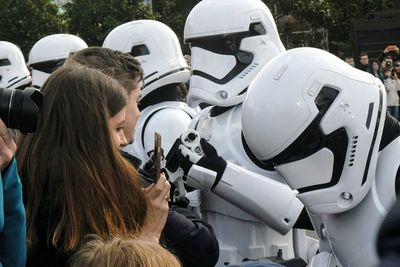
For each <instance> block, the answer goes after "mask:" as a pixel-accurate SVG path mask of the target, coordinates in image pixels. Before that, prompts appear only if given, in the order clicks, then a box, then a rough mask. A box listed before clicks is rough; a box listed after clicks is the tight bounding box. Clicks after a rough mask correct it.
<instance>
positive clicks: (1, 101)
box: [0, 87, 43, 133]
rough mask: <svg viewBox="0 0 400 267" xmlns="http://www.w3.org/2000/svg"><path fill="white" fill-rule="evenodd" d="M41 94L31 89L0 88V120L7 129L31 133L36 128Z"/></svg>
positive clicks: (41, 100) (41, 99)
mask: <svg viewBox="0 0 400 267" xmlns="http://www.w3.org/2000/svg"><path fill="white" fill-rule="evenodd" d="M42 103H43V94H42V93H41V92H40V91H39V90H37V89H35V88H33V87H27V88H25V89H24V90H21V89H5V88H0V118H1V120H2V121H3V122H4V124H5V125H6V126H7V127H8V128H12V129H17V130H19V131H20V132H22V133H33V132H35V130H36V127H37V121H38V116H39V111H40V109H41V107H42Z"/></svg>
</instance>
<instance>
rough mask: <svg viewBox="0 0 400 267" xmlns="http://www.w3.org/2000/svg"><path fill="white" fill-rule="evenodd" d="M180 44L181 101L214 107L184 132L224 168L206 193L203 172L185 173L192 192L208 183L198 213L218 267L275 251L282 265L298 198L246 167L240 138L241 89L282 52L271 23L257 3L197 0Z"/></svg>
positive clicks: (273, 176) (270, 175) (277, 180)
mask: <svg viewBox="0 0 400 267" xmlns="http://www.w3.org/2000/svg"><path fill="white" fill-rule="evenodd" d="M221 14H224V15H221ZM184 38H185V42H187V43H189V44H190V47H191V52H192V54H191V60H192V61H191V62H192V76H191V78H190V89H189V94H188V101H187V102H188V104H189V105H190V106H192V107H196V106H197V105H199V104H201V103H206V104H209V105H214V107H209V108H206V109H204V110H202V111H201V112H200V113H199V114H198V115H197V116H196V118H195V119H194V120H193V121H192V123H191V125H190V126H189V128H191V129H195V130H196V131H197V132H199V134H200V136H201V137H202V138H205V139H206V140H207V141H208V142H209V143H210V144H212V145H213V146H214V147H215V148H216V150H217V151H218V154H219V155H220V156H221V157H222V158H224V159H225V160H227V161H228V162H229V163H228V165H227V169H226V171H225V172H224V175H223V176H222V178H221V180H220V181H219V183H218V184H217V185H216V186H215V188H214V189H213V190H212V191H211V192H210V190H209V189H210V186H209V184H208V183H211V185H212V183H213V182H214V179H213V178H212V175H211V177H209V176H207V175H206V177H209V180H207V181H205V180H204V179H203V178H204V177H202V174H201V173H202V171H201V170H200V171H194V170H193V168H192V169H191V171H190V175H189V178H188V179H189V180H188V183H192V182H193V183H194V185H192V186H194V187H197V188H202V187H203V186H202V184H203V183H206V184H208V186H205V187H203V190H202V192H201V194H202V206H201V208H202V214H203V219H205V220H206V221H207V222H208V223H210V224H211V225H212V226H213V228H214V231H215V233H216V235H217V238H218V240H219V245H220V258H219V261H218V264H217V266H224V265H226V264H227V263H228V264H236V263H240V262H242V260H244V259H260V258H264V257H269V256H276V255H277V251H278V250H279V249H282V251H283V257H284V258H286V259H287V258H291V257H293V256H294V248H293V239H292V237H293V236H292V231H291V230H290V229H291V228H292V226H293V224H294V222H295V221H296V219H297V218H298V216H299V214H300V212H301V210H302V205H301V204H300V201H299V200H298V199H297V198H296V193H297V192H295V191H292V190H291V189H290V188H289V187H288V186H287V185H286V184H284V183H283V180H282V179H281V177H280V176H279V175H278V174H277V173H276V172H274V171H268V170H264V169H261V168H260V167H258V166H257V165H256V164H255V163H253V161H252V160H251V159H250V158H249V157H248V156H247V154H246V152H245V148H244V146H243V143H242V137H241V107H242V106H241V103H242V101H243V99H244V97H245V95H246V90H247V87H248V86H249V84H250V82H251V81H252V80H253V79H254V77H255V76H256V74H257V73H258V72H259V71H260V70H261V68H262V67H263V66H264V65H265V64H266V63H267V62H268V61H270V60H271V59H272V58H274V57H275V56H277V55H278V54H280V53H282V52H284V51H285V48H284V47H283V45H282V43H281V41H280V39H279V34H278V31H277V28H276V25H275V22H274V19H273V17H272V15H271V13H270V11H269V9H268V8H267V7H266V6H265V4H264V3H263V2H262V1H259V0H251V1H244V0H203V1H201V2H200V3H199V4H197V5H196V6H195V7H194V8H193V9H192V11H191V12H190V14H189V16H188V18H187V20H186V24H185V29H184ZM194 166H196V165H194ZM239 166H240V167H239ZM202 169H203V171H204V168H202ZM194 173H196V174H194ZM191 179H194V181H192V180H191ZM196 181H200V182H198V185H197V186H196V185H195V184H196V183H197V182H196ZM230 183H233V184H231V186H226V185H227V184H230ZM204 189H205V190H204ZM259 189H263V190H264V191H263V192H264V193H260V191H259ZM271 227H272V228H271Z"/></svg>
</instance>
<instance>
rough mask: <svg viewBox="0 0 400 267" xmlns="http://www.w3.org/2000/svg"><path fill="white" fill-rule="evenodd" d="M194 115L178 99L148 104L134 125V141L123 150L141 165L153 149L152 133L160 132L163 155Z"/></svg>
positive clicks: (192, 111) (191, 110)
mask: <svg viewBox="0 0 400 267" xmlns="http://www.w3.org/2000/svg"><path fill="white" fill-rule="evenodd" d="M194 116H195V112H194V110H193V109H191V108H190V107H188V106H187V105H186V104H185V103H182V102H179V101H165V102H162V103H159V104H156V105H152V106H149V107H147V108H145V109H144V110H143V111H142V112H141V116H140V119H139V121H138V123H137V125H136V130H135V139H134V140H135V142H134V143H133V144H131V145H128V146H126V147H124V148H123V150H124V151H126V152H128V153H130V154H132V155H134V156H136V157H138V158H139V159H140V160H141V161H142V166H143V164H145V163H146V162H147V161H148V160H149V159H150V157H149V153H151V151H153V150H154V133H155V132H158V133H160V134H161V148H162V149H163V151H164V156H166V155H167V154H168V151H169V150H170V148H171V146H172V145H173V143H174V142H175V140H176V139H177V138H179V136H180V135H181V133H183V132H184V131H185V130H186V129H187V128H188V125H189V123H190V122H191V119H192V117H194Z"/></svg>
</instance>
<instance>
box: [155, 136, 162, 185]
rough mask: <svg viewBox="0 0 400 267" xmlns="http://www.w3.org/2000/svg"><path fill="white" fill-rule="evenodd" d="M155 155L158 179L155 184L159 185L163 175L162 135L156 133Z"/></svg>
mask: <svg viewBox="0 0 400 267" xmlns="http://www.w3.org/2000/svg"><path fill="white" fill-rule="evenodd" d="M154 153H155V167H156V177H154V183H157V181H158V178H160V175H161V135H160V134H159V133H157V132H155V133H154Z"/></svg>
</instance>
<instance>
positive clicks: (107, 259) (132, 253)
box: [70, 236, 181, 267]
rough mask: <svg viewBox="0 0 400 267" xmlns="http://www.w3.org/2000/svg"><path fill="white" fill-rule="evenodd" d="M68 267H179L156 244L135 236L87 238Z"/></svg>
mask: <svg viewBox="0 0 400 267" xmlns="http://www.w3.org/2000/svg"><path fill="white" fill-rule="evenodd" d="M88 239H89V240H88V242H87V243H85V244H84V245H83V246H82V247H81V249H80V250H79V251H78V252H77V253H76V254H75V255H74V257H73V259H72V261H71V265H70V266H71V267H180V266H181V264H180V263H179V261H178V259H177V258H176V257H175V256H174V255H173V254H171V253H170V252H169V251H168V250H166V249H165V248H163V247H162V246H160V245H159V244H157V243H151V242H148V241H144V240H141V239H138V238H136V237H134V236H116V237H111V238H106V239H101V238H99V237H96V236H90V237H89V238H88Z"/></svg>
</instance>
